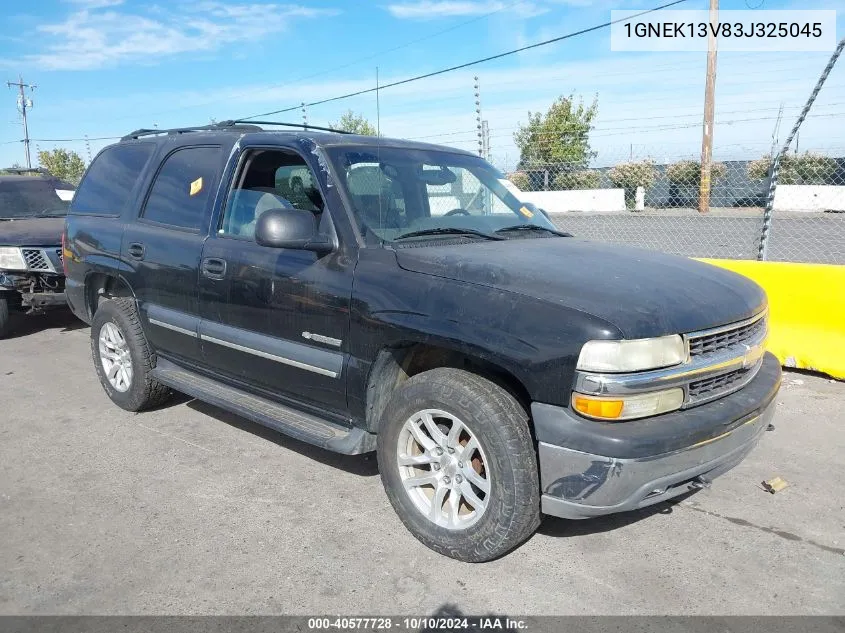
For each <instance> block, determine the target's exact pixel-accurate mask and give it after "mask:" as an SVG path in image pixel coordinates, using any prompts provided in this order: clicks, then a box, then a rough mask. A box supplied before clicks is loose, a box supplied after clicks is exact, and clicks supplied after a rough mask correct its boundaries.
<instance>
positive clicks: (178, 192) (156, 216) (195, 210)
mask: <svg viewBox="0 0 845 633" xmlns="http://www.w3.org/2000/svg"><path fill="white" fill-rule="evenodd" d="M222 151H223V150H222V148H220V147H216V146H204V147H186V148H184V149H180V150H176V151H175V152H173V153H172V154H171V155H170V156H168V157H167V158H166V159H165V161H164V164H163V165H162V166H161V169H160V170H159V172H158V174H157V175H156V179H155V182H153V186H152V187H151V188H150V195H149V197H148V198H147V204H146V205H145V206H144V212H143V215H142V217H143V218H144V219H145V220H148V221H150V222H157V223H159V224H166V225H168V226H174V227H178V228H183V229H189V230H192V231H197V230H199V229H200V228H202V227H204V226H205V225H206V224H207V219H208V216H207V212H208V208H209V198H210V197H211V192H212V191H213V190H214V188H215V185H216V183H217V174H218V172H219V171H220V162H221V154H222Z"/></svg>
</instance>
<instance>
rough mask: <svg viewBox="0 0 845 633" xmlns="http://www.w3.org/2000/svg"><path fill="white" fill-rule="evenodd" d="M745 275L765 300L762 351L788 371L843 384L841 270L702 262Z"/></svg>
mask: <svg viewBox="0 0 845 633" xmlns="http://www.w3.org/2000/svg"><path fill="white" fill-rule="evenodd" d="M701 261H704V262H707V263H708V264H713V265H714V266H721V267H722V268H727V269H728V270H732V271H734V272H737V273H740V274H741V275H745V276H746V277H748V278H750V279H753V280H754V281H756V282H757V283H758V284H760V285H761V286H762V287H763V288H764V289H765V290H766V294H768V295H769V341H768V343H767V345H766V347H767V348H768V349H769V351H771V352H772V353H773V354H774V355H775V356H777V357H778V358H779V359H780V362H781V364H782V365H784V366H786V367H798V368H801V369H814V370H816V371H822V372H824V373H826V374H829V375H831V376H833V377H835V378H839V379H845V266H830V265H826V264H793V263H789V262H757V261H742V260H734V259H702V260H701Z"/></svg>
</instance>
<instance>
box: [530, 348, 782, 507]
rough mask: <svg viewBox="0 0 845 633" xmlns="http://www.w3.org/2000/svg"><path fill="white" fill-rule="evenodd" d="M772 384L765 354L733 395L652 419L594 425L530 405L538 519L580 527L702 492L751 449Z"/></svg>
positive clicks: (776, 377)
mask: <svg viewBox="0 0 845 633" xmlns="http://www.w3.org/2000/svg"><path fill="white" fill-rule="evenodd" d="M780 382H781V368H780V364H779V363H778V361H777V359H776V358H775V357H774V356H773V355H772V354H769V353H767V354H766V355H765V357H764V359H763V363H762V366H761V368H760V371H759V372H758V374H757V375H756V376H755V377H754V379H753V380H752V381H751V382H749V383H748V384H747V385H746V386H745V387H743V388H742V389H741V390H739V391H737V392H735V393H733V394H730V395H728V396H725V397H724V398H721V399H719V400H716V401H714V402H710V403H708V404H704V405H700V406H697V407H694V408H691V409H686V410H680V411H676V412H673V413H668V414H664V415H660V416H655V417H653V418H647V419H643V420H635V421H631V422H621V423H619V422H617V423H601V422H595V421H591V420H586V419H584V418H581V417H580V416H578V415H576V414H574V413H572V412H571V411H570V410H569V409H565V408H563V407H554V406H550V405H545V404H538V403H535V404H533V405H532V407H531V412H532V416H533V418H534V424H535V430H536V433H537V439H538V440H539V459H540V483H541V487H542V492H543V495H542V501H541V508H542V511H543V513H545V514H549V515H552V516H558V517H563V518H567V519H586V518H589V517H594V516H600V515H604V514H611V513H615V512H625V511H628V510H635V509H637V508H643V507H645V506H649V505H653V504H655V503H659V502H660V501H665V500H667V499H671V498H672V497H676V496H678V495H681V494H683V493H685V492H688V491H690V490H694V489H697V488H700V487H703V486H706V485H708V484H709V482H710V481H711V480H712V479H713V478H714V477H717V476H719V475H721V474H723V473H725V472H727V471H728V470H730V469H731V468H733V467H734V466H736V465H737V464H739V463H740V462H741V461H742V460H743V459H744V458H745V456H746V455H748V453H749V452H750V451H751V449H752V448H754V446H755V445H756V444H757V442H758V440H759V439H760V436H761V434H762V433H763V432H764V431H765V429H766V428H767V426H768V425H769V422H770V420H771V418H772V415H773V413H774V407H775V396H776V394H777V391H778V388H779V387H780Z"/></svg>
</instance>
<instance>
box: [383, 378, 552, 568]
mask: <svg viewBox="0 0 845 633" xmlns="http://www.w3.org/2000/svg"><path fill="white" fill-rule="evenodd" d="M378 460H379V471H380V472H381V478H382V482H383V483H384V487H385V490H386V491H387V496H388V497H389V498H390V502H391V503H392V504H393V507H394V509H395V510H396V512H397V514H398V515H399V518H400V519H401V520H402V522H403V523H404V524H405V526H406V527H407V528H408V529H409V530H410V531H411V533H412V534H413V535H414V536H415V537H416V538H417V539H419V540H420V541H421V542H423V543H424V544H425V545H427V546H428V547H430V548H431V549H433V550H435V551H436V552H439V553H441V554H445V555H446V556H450V557H452V558H456V559H458V560H462V561H467V562H482V561H487V560H491V559H494V558H497V557H499V556H502V555H503V554H506V553H507V552H509V551H510V550H512V549H514V548H515V547H517V546H518V545H520V544H521V543H522V542H523V541H525V540H526V539H527V538H528V537H530V536H531V535H532V534H533V533H534V531H535V530H536V529H537V526H538V525H539V523H540V493H539V479H538V472H537V457H536V452H535V449H534V443H533V440H532V438H531V433H530V431H529V428H528V415H527V414H526V412H525V410H524V409H523V408H522V407H521V406H520V405H519V403H518V402H517V401H516V400H515V399H514V398H513V397H512V396H511V395H510V394H509V393H508V392H507V391H505V390H504V389H502V388H501V387H499V386H498V385H496V384H494V383H492V382H490V381H488V380H486V379H484V378H481V377H480V376H477V375H475V374H471V373H469V372H466V371H462V370H458V369H451V368H439V369H434V370H431V371H427V372H423V373H421V374H418V375H416V376H414V377H412V378H410V379H409V380H408V381H407V382H406V383H405V384H404V385H403V386H402V387H401V388H399V389H398V390H397V391H396V393H395V394H394V396H393V398H392V399H391V401H390V403H389V404H388V406H387V408H386V409H385V413H384V416H383V418H382V425H381V427H380V431H379V436H378Z"/></svg>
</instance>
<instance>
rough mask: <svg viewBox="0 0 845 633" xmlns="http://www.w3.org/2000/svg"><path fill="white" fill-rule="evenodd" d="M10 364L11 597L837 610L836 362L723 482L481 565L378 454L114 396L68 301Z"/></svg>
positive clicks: (2, 461)
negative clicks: (449, 555) (126, 404)
mask: <svg viewBox="0 0 845 633" xmlns="http://www.w3.org/2000/svg"><path fill="white" fill-rule="evenodd" d="M0 380H1V381H2V382H0V384H2V386H3V392H2V393H3V409H2V413H0V535H2V539H0V614H160V613H170V614H271V613H276V614H278V613H286V614H323V613H335V614H375V613H381V614H388V613H390V614H417V615H419V614H429V613H433V612H435V611H437V610H438V609H443V608H444V607H447V606H448V607H449V608H450V609H457V610H460V611H463V612H465V613H490V612H498V613H515V614H516V613H518V614H525V615H537V614H586V615H589V614H714V615H724V614H843V613H845V555H843V553H845V510H844V509H843V504H845V495H843V493H842V490H843V488H845V406H843V405H845V385H843V384H841V383H834V382H832V381H829V380H828V379H826V378H824V377H820V376H815V375H810V374H802V373H787V374H786V376H785V386H784V388H783V389H782V391H781V393H780V395H779V397H778V403H779V404H778V412H777V415H776V418H775V420H774V423H775V425H776V427H777V428H776V431H775V432H773V433H767V434H766V435H765V436H764V438H763V441H762V442H761V444H760V446H759V447H758V448H757V449H756V450H755V451H754V452H753V453H752V454H751V455H750V457H749V458H748V459H747V460H746V461H745V462H743V463H742V464H741V465H740V466H738V467H737V468H736V469H734V470H733V471H731V472H730V473H728V474H726V475H725V476H723V477H721V478H720V479H718V480H716V482H715V484H714V485H713V487H712V489H710V490H706V491H702V492H699V493H697V494H695V495H694V496H691V497H688V498H686V499H685V500H683V501H681V502H679V503H676V504H674V505H661V506H658V507H656V508H653V509H651V510H649V511H643V512H637V513H631V514H625V515H618V516H612V517H607V518H603V519H596V520H593V521H588V522H566V521H563V520H557V519H547V520H546V521H545V522H544V523H543V525H542V526H541V528H540V531H539V533H538V534H537V535H535V536H534V537H533V538H532V539H531V540H530V541H528V543H526V544H525V545H524V546H522V547H521V548H519V549H518V550H517V551H515V552H513V553H512V554H510V555H509V556H506V557H504V558H502V559H501V560H498V561H495V562H493V563H488V564H483V565H468V564H463V563H459V562H456V561H452V560H449V559H446V558H443V557H441V556H439V555H437V554H434V553H433V552H431V551H429V550H427V549H426V548H424V547H423V546H422V545H421V544H419V543H418V542H417V541H416V540H415V539H414V538H413V537H412V536H411V535H410V534H409V533H408V532H406V531H405V529H404V527H403V526H402V524H401V523H400V522H399V520H398V519H397V517H396V516H395V515H394V513H393V511H392V509H391V507H390V505H389V503H388V501H387V499H386V497H385V495H384V494H383V492H382V489H381V483H380V481H379V478H378V472H377V467H376V462H375V460H374V458H373V457H372V456H359V457H344V456H338V455H334V454H331V453H327V452H323V451H320V450H318V449H315V448H311V447H309V446H306V445H304V444H301V443H299V442H296V441H293V440H290V439H287V438H285V437H282V436H279V435H277V434H275V433H273V432H270V431H268V430H265V429H263V428H262V427H259V426H255V425H253V424H251V423H249V422H246V421H244V420H242V419H239V418H237V417H235V416H232V415H229V414H227V413H225V412H223V411H221V410H219V409H216V408H214V407H211V406H208V405H205V404H202V403H199V402H194V401H189V400H188V399H187V398H180V399H178V400H176V401H175V402H174V403H173V404H171V405H170V406H167V407H164V408H161V409H159V410H156V411H152V412H147V413H143V414H139V415H135V414H131V413H127V412H125V411H122V410H121V409H118V408H117V407H115V406H113V405H112V404H111V403H110V401H109V400H108V399H107V398H106V395H105V393H104V392H103V390H102V389H101V387H100V385H99V384H98V382H97V379H96V377H95V374H94V371H93V368H92V366H91V359H90V356H89V347H88V329H87V327H84V326H83V324H81V323H80V322H78V321H76V320H74V319H73V317H71V316H69V315H66V314H63V313H61V314H55V315H53V316H50V317H45V318H31V319H29V320H27V321H26V322H24V323H21V324H20V325H19V327H18V329H17V330H16V331H15V332H14V333H13V335H12V337H11V338H10V339H8V340H4V341H0ZM776 475H779V476H781V477H783V478H784V479H785V480H786V481H787V482H788V483H789V487H788V488H786V489H785V490H783V491H782V492H779V493H777V494H775V495H770V494H768V493H766V492H764V491H763V490H762V489H761V486H760V482H761V481H762V480H764V479H769V478H771V477H774V476H776Z"/></svg>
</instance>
